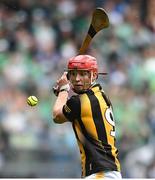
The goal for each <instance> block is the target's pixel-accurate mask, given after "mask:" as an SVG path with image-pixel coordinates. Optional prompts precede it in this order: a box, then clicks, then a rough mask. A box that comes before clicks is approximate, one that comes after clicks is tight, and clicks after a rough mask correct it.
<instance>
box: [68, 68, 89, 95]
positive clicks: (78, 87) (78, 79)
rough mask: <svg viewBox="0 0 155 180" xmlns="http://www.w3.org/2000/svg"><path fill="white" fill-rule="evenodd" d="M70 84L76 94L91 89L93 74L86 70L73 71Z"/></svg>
mask: <svg viewBox="0 0 155 180" xmlns="http://www.w3.org/2000/svg"><path fill="white" fill-rule="evenodd" d="M69 74H70V76H69V77H70V78H69V79H70V82H71V84H72V86H73V89H74V90H75V92H77V93H78V92H81V91H83V90H87V89H89V87H90V86H91V72H90V71H86V70H71V71H70V73H69Z"/></svg>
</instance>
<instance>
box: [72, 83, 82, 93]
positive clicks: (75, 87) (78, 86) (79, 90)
mask: <svg viewBox="0 0 155 180" xmlns="http://www.w3.org/2000/svg"><path fill="white" fill-rule="evenodd" d="M74 90H75V91H76V92H77V93H80V92H82V91H83V90H84V89H83V86H82V85H81V86H80V85H75V86H74Z"/></svg>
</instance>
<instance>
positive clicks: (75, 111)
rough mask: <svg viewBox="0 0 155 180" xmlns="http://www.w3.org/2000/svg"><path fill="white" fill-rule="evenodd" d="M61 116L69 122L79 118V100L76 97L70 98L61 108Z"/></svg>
mask: <svg viewBox="0 0 155 180" xmlns="http://www.w3.org/2000/svg"><path fill="white" fill-rule="evenodd" d="M63 114H64V116H65V117H66V118H67V119H68V120H69V121H71V122H72V121H74V119H77V118H78V117H80V99H79V97H78V96H72V97H71V98H70V99H69V100H68V101H67V102H66V104H65V105H64V106H63Z"/></svg>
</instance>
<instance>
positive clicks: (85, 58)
mask: <svg viewBox="0 0 155 180" xmlns="http://www.w3.org/2000/svg"><path fill="white" fill-rule="evenodd" d="M74 69H76V70H88V71H93V72H96V73H98V65H97V61H96V58H94V57H93V56H90V55H78V56H75V57H72V58H71V59H69V61H68V71H70V70H74Z"/></svg>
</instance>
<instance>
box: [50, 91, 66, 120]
mask: <svg viewBox="0 0 155 180" xmlns="http://www.w3.org/2000/svg"><path fill="white" fill-rule="evenodd" d="M67 98H68V92H67V91H62V92H60V93H59V95H58V97H57V99H56V102H55V104H54V107H53V120H54V122H55V123H64V122H66V121H67V119H66V118H65V116H64V115H63V106H64V105H65V104H66V102H67Z"/></svg>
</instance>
